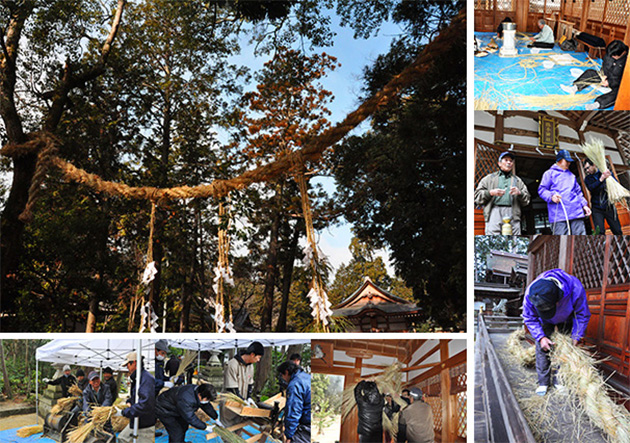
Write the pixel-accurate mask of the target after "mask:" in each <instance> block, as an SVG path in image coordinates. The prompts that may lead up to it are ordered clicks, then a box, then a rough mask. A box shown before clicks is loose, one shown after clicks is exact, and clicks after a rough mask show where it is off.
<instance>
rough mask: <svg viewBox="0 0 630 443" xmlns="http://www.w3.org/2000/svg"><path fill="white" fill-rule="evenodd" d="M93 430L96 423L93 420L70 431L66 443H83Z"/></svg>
mask: <svg viewBox="0 0 630 443" xmlns="http://www.w3.org/2000/svg"><path fill="white" fill-rule="evenodd" d="M92 431H94V423H92V422H88V423H86V424H84V425H81V426H77V427H76V428H74V429H73V430H72V431H70V432H69V433H68V437H67V438H66V443H83V442H84V441H85V439H86V438H88V436H89V435H90V434H91V433H92Z"/></svg>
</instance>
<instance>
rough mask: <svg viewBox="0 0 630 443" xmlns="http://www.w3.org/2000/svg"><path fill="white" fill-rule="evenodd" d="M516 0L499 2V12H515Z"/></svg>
mask: <svg viewBox="0 0 630 443" xmlns="http://www.w3.org/2000/svg"><path fill="white" fill-rule="evenodd" d="M515 9H516V8H515V7H514V0H497V11H514V10H515Z"/></svg>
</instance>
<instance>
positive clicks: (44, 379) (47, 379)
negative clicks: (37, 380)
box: [42, 378, 50, 384]
mask: <svg viewBox="0 0 630 443" xmlns="http://www.w3.org/2000/svg"><path fill="white" fill-rule="evenodd" d="M42 381H43V382H44V383H46V384H48V382H49V381H50V379H49V378H43V379H42Z"/></svg>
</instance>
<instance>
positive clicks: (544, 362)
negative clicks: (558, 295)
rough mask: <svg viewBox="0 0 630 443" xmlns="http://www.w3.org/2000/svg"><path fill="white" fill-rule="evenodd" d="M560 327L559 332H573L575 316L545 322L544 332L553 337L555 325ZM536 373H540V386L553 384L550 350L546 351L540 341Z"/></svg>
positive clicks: (537, 344) (548, 336) (538, 343)
mask: <svg viewBox="0 0 630 443" xmlns="http://www.w3.org/2000/svg"><path fill="white" fill-rule="evenodd" d="M556 326H557V327H558V332H560V333H562V334H571V331H572V330H573V318H569V319H568V320H567V321H565V322H564V323H559V324H557V325H552V324H549V323H543V332H544V333H545V337H547V338H549V339H551V334H553V331H554V329H555V327H556ZM536 373H537V374H538V385H539V386H550V385H551V360H550V359H549V352H545V351H543V350H542V348H541V347H540V342H538V341H537V342H536Z"/></svg>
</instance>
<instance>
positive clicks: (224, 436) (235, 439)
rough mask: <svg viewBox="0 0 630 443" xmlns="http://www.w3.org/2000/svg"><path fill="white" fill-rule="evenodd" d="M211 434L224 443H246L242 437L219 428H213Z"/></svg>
mask: <svg viewBox="0 0 630 443" xmlns="http://www.w3.org/2000/svg"><path fill="white" fill-rule="evenodd" d="M212 432H214V433H215V434H217V435H218V436H219V437H220V438H221V440H223V441H224V442H225V443H247V442H246V441H245V440H244V439H243V438H242V437H240V436H238V435H236V434H235V433H234V432H232V431H230V430H228V429H226V428H222V427H221V426H215V427H214V429H213V430H212Z"/></svg>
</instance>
